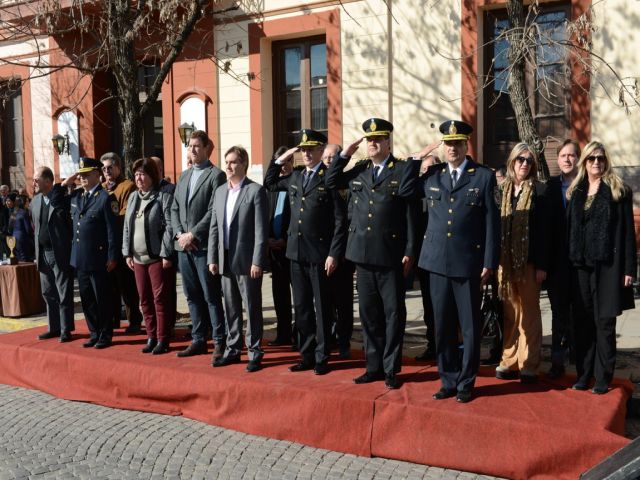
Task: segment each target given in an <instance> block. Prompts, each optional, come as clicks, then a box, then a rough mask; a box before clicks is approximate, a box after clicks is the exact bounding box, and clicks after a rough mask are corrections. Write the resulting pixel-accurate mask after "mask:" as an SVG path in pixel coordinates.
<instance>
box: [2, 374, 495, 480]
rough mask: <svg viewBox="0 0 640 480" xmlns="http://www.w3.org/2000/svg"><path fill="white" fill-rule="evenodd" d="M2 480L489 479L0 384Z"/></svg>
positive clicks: (482, 476)
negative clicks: (64, 398) (356, 454)
mask: <svg viewBox="0 0 640 480" xmlns="http://www.w3.org/2000/svg"><path fill="white" fill-rule="evenodd" d="M0 425H2V428H1V429H0V480H9V479H36V478H37V479H60V480H69V479H87V480H102V479H117V480H127V479H131V480H141V479H152V480H155V479H158V480H161V479H193V480H196V479H214V478H215V479H265V480H266V479H285V480H303V479H312V478H313V479H316V478H327V479H336V480H339V479H353V480H361V479H374V478H375V479H392V478H393V479H399V478H403V479H411V480H418V479H451V480H453V479H460V480H474V479H478V480H480V479H493V478H495V477H489V476H484V475H476V474H472V473H465V472H459V471H456V470H446V469H443V468H437V467H428V466H424V465H416V464H411V463H406V462H399V461H396V460H387V459H383V458H365V457H357V456H355V455H349V454H344V453H338V452H331V451H328V450H321V449H318V448H312V447H307V446H304V445H300V444H297V443H291V442H285V441H281V440H272V439H268V438H262V437H256V436H253V435H247V434H244V433H239V432H234V431H232V430H226V429H224V428H219V427H214V426H210V425H206V424H204V423H200V422H196V421H194V420H189V419H187V418H183V417H172V416H165V415H157V414H152V413H143V412H133V411H128V410H117V409H111V408H107V407H102V406H98V405H92V404H89V403H78V402H71V401H67V400H60V399H57V398H54V397H51V396H49V395H46V394H44V393H41V392H36V391H31V390H25V389H21V388H17V387H9V386H5V385H0Z"/></svg>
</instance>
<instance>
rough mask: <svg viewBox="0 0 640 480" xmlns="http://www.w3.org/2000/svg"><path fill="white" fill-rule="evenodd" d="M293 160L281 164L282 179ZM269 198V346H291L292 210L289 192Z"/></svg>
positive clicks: (280, 149) (282, 149) (278, 193)
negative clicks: (272, 328) (272, 323)
mask: <svg viewBox="0 0 640 480" xmlns="http://www.w3.org/2000/svg"><path fill="white" fill-rule="evenodd" d="M286 151H287V149H286V147H280V148H279V149H278V151H276V153H275V154H274V158H278V157H279V156H280V154H282V153H284V152H286ZM292 171H293V157H290V158H287V159H286V160H284V162H283V163H282V170H281V171H280V176H281V177H286V176H288V175H291V172H292ZM268 198H269V263H270V266H271V292H272V295H273V306H274V308H275V311H276V338H275V339H274V340H272V341H270V342H269V343H268V345H269V346H280V345H291V343H292V341H293V343H296V342H295V340H294V335H295V333H294V332H292V328H291V322H292V319H293V316H292V315H291V266H290V264H289V259H288V258H287V256H286V249H287V232H288V230H289V222H290V221H291V206H290V205H289V194H288V192H268Z"/></svg>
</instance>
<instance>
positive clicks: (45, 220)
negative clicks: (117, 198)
mask: <svg viewBox="0 0 640 480" xmlns="http://www.w3.org/2000/svg"><path fill="white" fill-rule="evenodd" d="M33 186H34V189H35V190H37V191H39V193H38V194H37V195H36V196H35V197H34V198H33V201H32V202H31V205H30V207H29V208H30V210H31V218H32V219H33V224H34V226H35V230H36V232H35V237H36V242H35V246H36V263H37V265H38V271H39V272H40V286H41V288H42V296H43V297H44V300H45V302H46V304H47V318H48V320H49V331H47V332H45V333H43V334H41V335H39V336H38V338H39V339H40V340H46V339H49V338H55V337H57V336H60V342H61V343H64V342H69V341H71V332H72V331H73V330H75V326H74V320H73V273H72V270H71V266H70V265H69V256H70V254H71V236H72V232H71V213H70V206H69V197H67V196H66V195H65V193H66V192H65V188H63V187H62V186H60V185H59V184H58V185H54V183H53V172H52V171H51V169H50V168H49V167H41V168H39V169H38V170H36V172H35V174H34V176H33Z"/></svg>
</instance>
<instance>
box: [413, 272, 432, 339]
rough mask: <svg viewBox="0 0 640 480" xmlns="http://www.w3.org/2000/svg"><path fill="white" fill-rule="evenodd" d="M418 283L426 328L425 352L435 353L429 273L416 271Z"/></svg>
mask: <svg viewBox="0 0 640 480" xmlns="http://www.w3.org/2000/svg"><path fill="white" fill-rule="evenodd" d="M417 272H418V281H419V282H420V293H421V295H422V311H423V312H424V314H423V320H424V324H425V326H426V327H427V335H426V336H427V350H430V351H435V349H436V334H435V322H434V319H433V303H432V302H431V292H430V290H429V272H427V271H426V270H423V269H422V268H418V269H417Z"/></svg>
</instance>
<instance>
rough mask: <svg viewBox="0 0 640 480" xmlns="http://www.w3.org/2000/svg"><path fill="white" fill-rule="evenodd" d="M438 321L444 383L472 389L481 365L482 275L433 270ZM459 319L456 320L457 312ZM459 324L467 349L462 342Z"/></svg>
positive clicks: (437, 339) (432, 287) (436, 321)
mask: <svg viewBox="0 0 640 480" xmlns="http://www.w3.org/2000/svg"><path fill="white" fill-rule="evenodd" d="M429 283H430V290H431V300H432V302H433V313H434V315H435V324H436V352H437V357H438V372H439V374H440V381H441V382H442V387H443V388H446V389H447V390H457V391H459V392H461V391H468V390H471V389H472V388H473V386H474V384H475V381H476V376H477V374H478V368H479V366H480V339H481V335H482V321H481V315H480V276H479V275H478V277H477V278H473V279H471V278H452V277H446V276H444V275H438V274H437V273H433V272H431V273H430V274H429ZM456 313H457V315H458V321H455V315H456ZM458 325H460V333H461V334H462V344H463V351H462V352H460V348H459V342H458Z"/></svg>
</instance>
